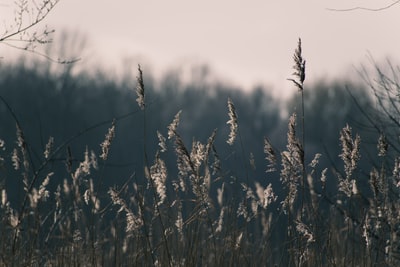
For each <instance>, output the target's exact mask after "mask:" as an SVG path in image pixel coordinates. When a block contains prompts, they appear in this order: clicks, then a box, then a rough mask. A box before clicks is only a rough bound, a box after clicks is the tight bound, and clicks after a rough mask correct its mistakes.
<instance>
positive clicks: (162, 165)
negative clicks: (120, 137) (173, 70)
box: [0, 40, 400, 266]
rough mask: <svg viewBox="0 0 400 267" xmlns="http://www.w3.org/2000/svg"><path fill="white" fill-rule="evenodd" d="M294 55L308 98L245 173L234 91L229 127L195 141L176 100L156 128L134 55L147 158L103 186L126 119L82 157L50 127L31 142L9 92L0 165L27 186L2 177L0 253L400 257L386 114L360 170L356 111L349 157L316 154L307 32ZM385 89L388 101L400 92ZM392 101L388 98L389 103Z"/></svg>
mask: <svg viewBox="0 0 400 267" xmlns="http://www.w3.org/2000/svg"><path fill="white" fill-rule="evenodd" d="M293 58H294V74H293V76H292V77H293V79H289V80H290V82H292V83H293V86H294V88H295V89H296V90H298V91H299V92H298V93H299V98H300V102H301V104H302V105H301V108H300V109H299V112H296V113H292V114H291V115H290V116H289V120H288V122H287V125H288V126H287V135H286V136H282V137H281V138H282V139H285V142H286V146H285V148H284V149H283V150H280V149H277V148H276V147H275V146H274V144H272V143H271V141H270V139H269V138H268V137H267V136H266V137H265V138H264V142H261V143H260V144H259V146H260V148H261V147H262V149H263V151H264V156H265V158H264V159H263V160H264V162H263V164H262V167H261V166H258V167H261V168H263V170H264V173H265V178H263V182H260V181H259V180H256V179H255V178H254V177H252V175H251V174H250V173H251V168H252V167H253V164H254V159H253V158H252V157H251V156H248V155H247V153H245V152H244V151H245V149H246V143H244V142H243V140H242V137H241V132H242V131H243V130H245V129H242V128H241V123H240V118H241V117H240V112H241V110H239V109H237V107H236V106H235V103H234V101H233V99H232V98H228V99H226V103H227V106H226V114H227V122H226V126H227V127H228V128H229V129H228V131H227V132H228V134H227V135H225V132H223V131H219V130H214V131H212V132H210V133H209V135H208V138H207V139H206V141H205V142H200V141H198V140H197V139H196V137H195V136H194V137H192V138H191V140H192V142H191V143H190V144H189V145H188V144H187V141H186V142H185V140H184V138H183V137H182V135H183V133H182V131H181V126H182V125H181V123H180V122H181V121H180V118H181V116H182V112H181V111H179V112H177V113H176V115H175V117H174V118H171V122H170V124H168V125H159V127H160V130H159V131H156V132H151V133H149V132H148V128H149V126H148V125H149V124H150V123H151V110H149V108H148V107H149V105H150V104H149V103H148V102H147V95H146V93H147V91H146V84H145V83H144V80H143V72H142V69H141V67H140V66H139V67H138V70H137V81H136V84H137V87H136V94H137V99H136V101H137V104H138V108H139V109H140V111H139V112H140V116H141V117H142V125H141V127H140V135H141V136H142V140H141V147H140V151H141V152H140V153H141V154H142V156H143V157H142V158H143V162H142V165H141V166H139V167H138V168H137V169H136V170H134V171H132V172H131V175H130V176H129V177H124V182H123V183H118V184H115V185H114V186H105V184H107V183H105V179H106V177H104V175H103V174H104V172H105V169H106V166H107V165H106V163H107V161H108V159H109V154H110V151H113V144H114V143H113V142H114V138H115V135H116V134H118V125H119V120H113V121H112V122H111V123H109V124H108V129H107V130H106V131H105V132H104V133H103V136H104V139H103V141H102V142H101V143H99V144H98V146H97V147H96V148H92V147H89V146H86V147H85V148H82V149H83V151H84V153H83V155H81V156H80V158H79V160H77V159H78V157H76V156H74V155H73V154H72V153H71V151H70V148H69V146H68V145H67V142H65V143H61V144H59V145H57V146H56V145H55V142H54V139H53V138H52V137H50V138H49V139H48V142H47V144H45V146H44V147H45V149H44V151H42V155H40V156H37V155H34V154H33V153H32V150H31V149H30V144H29V142H28V141H27V139H26V138H25V132H24V125H23V124H22V123H21V122H20V121H19V119H18V116H17V114H16V111H14V110H13V108H12V106H10V105H8V102H7V101H6V100H5V99H4V98H2V97H1V102H2V105H3V106H5V107H6V108H5V110H6V112H7V113H8V114H11V116H12V117H13V120H14V123H15V125H16V136H15V143H11V144H6V143H5V142H3V141H1V142H0V148H1V149H2V150H1V152H3V153H1V154H0V156H1V157H0V159H1V162H2V166H1V167H2V168H4V169H13V170H14V171H16V172H17V173H18V176H17V177H12V178H13V179H20V180H21V181H22V183H20V185H21V187H20V188H13V190H17V191H19V192H20V193H19V194H20V197H19V198H17V199H18V200H17V201H14V202H13V201H11V198H12V197H11V196H10V194H9V193H8V191H7V190H6V187H5V184H7V181H6V180H5V179H4V181H3V180H0V189H1V203H0V214H1V218H2V219H1V222H0V236H1V240H2V241H1V243H0V255H1V256H0V265H1V266H398V265H399V264H400V247H399V246H400V240H399V237H400V232H399V231H400V229H399V226H400V206H399V205H400V202H399V200H400V199H399V190H398V186H399V182H400V169H399V168H400V157H399V155H398V153H396V144H395V143H394V142H393V141H392V139H390V138H391V137H390V136H389V135H387V134H386V133H385V132H384V131H383V129H385V128H379V127H378V126H380V125H378V124H375V126H377V127H376V129H375V132H376V134H377V136H378V137H379V138H377V140H375V141H374V142H375V143H374V144H373V146H374V147H375V148H376V151H375V154H376V155H374V157H375V158H376V159H377V161H375V162H374V163H373V164H372V163H371V165H370V169H369V170H363V171H364V172H366V173H367V174H366V175H364V176H361V175H360V174H359V173H358V172H356V170H357V168H358V163H359V160H360V158H361V157H364V155H362V154H361V151H362V150H361V144H362V140H361V137H360V135H358V134H357V133H356V132H355V131H354V130H353V128H352V127H351V125H350V123H349V124H345V125H343V128H342V130H341V131H340V132H338V133H337V142H338V145H340V150H341V152H340V154H339V155H335V156H336V157H339V158H340V159H341V161H342V166H340V170H338V169H337V168H336V166H335V167H334V166H320V162H319V160H320V158H321V157H322V156H323V153H315V154H313V155H310V153H311V152H310V151H311V149H309V148H308V146H307V142H306V141H305V140H306V137H307V136H306V134H307V130H306V127H307V120H308V116H307V113H305V112H304V111H305V109H304V102H305V101H306V99H305V98H304V95H303V93H304V92H305V91H306V90H307V87H306V85H305V84H304V82H305V74H306V73H305V72H306V66H305V60H304V59H303V57H302V51H301V41H300V40H299V43H298V46H297V48H296V50H295V53H294V57H293ZM382 75H383V74H382ZM382 77H384V76H381V78H382ZM382 81H384V80H383V79H382ZM385 81H386V82H387V84H386V85H388V84H389V83H391V82H392V83H391V85H393V84H396V83H395V81H390V80H385ZM397 84H398V83H397ZM386 88H389V87H386ZM376 92H377V91H376ZM384 92H385V91H384ZM386 92H389V90H387V91H386ZM375 96H376V97H377V99H378V101H381V100H382V99H383V98H382V96H381V95H379V94H376V95H375ZM349 97H350V96H349ZM388 100H389V105H392V106H390V107H392V109H394V108H395V107H396V103H397V102H396V101H398V100H397V99H396V98H395V97H390V98H388ZM132 102H134V100H132ZM387 106H388V103H382V102H381V109H382V110H383V111H384V114H386V115H388V116H389V115H391V114H392V112H391V111H390V110H386V113H385V107H387ZM365 116H368V115H367V114H365ZM368 118H369V117H368ZM391 119H392V122H395V121H396V119H395V118H394V117H393V118H390V117H389V120H388V125H389V124H390V121H391ZM194 123H195V122H194ZM322 123H329V122H322ZM165 130H166V133H164V132H165ZM135 131H137V129H135ZM314 134H316V135H318V131H315V132H314ZM150 135H156V136H157V139H158V141H157V143H158V144H151V145H153V146H154V147H157V151H156V153H155V154H151V155H150V154H149V152H148V151H149V146H150V144H149V141H148V140H147V138H148V136H150ZM217 138H224V140H225V141H226V143H227V144H228V145H229V146H230V147H231V149H232V151H235V153H236V154H235V155H238V158H239V159H241V160H240V161H239V164H241V166H240V168H241V170H242V173H243V175H241V174H240V175H235V173H234V172H230V171H229V170H226V169H224V166H223V164H221V162H222V161H223V159H221V157H220V154H219V150H218V147H217V146H216V145H215V140H216V139H217ZM66 141H67V140H66ZM6 146H7V150H5V147H6ZM10 146H12V147H13V148H12V149H9V148H10ZM389 149H391V152H390V153H389V152H388V151H389ZM97 150H99V151H100V152H99V153H96V152H94V151H97ZM65 151H66V155H67V156H65V158H63V159H62V164H64V168H65V170H66V172H67V174H68V175H67V176H65V177H64V176H58V173H57V171H58V169H56V168H53V166H54V162H55V160H58V159H59V155H60V154H61V153H63V155H64V152H65ZM38 157H39V158H40V164H37V160H36V159H37V158H38ZM366 157H368V156H367V155H366ZM310 158H311V159H312V160H309V161H308V159H310ZM34 159H35V160H34ZM167 161H168V162H171V161H173V162H174V163H175V169H168V167H167V166H169V164H167ZM239 176H240V177H239ZM331 177H334V179H335V180H334V181H330V180H329V179H331ZM0 179H3V178H1V177H0ZM50 185H51V186H50ZM13 199H14V200H15V198H13Z"/></svg>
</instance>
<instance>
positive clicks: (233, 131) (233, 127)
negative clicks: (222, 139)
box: [226, 98, 238, 145]
mask: <svg viewBox="0 0 400 267" xmlns="http://www.w3.org/2000/svg"><path fill="white" fill-rule="evenodd" d="M228 115H229V120H228V121H227V122H226V123H227V124H229V126H230V132H229V139H228V140H227V141H226V142H227V143H228V144H229V145H233V143H234V142H235V139H236V135H237V130H238V122H237V115H236V110H235V105H234V104H233V102H232V100H231V99H230V98H228Z"/></svg>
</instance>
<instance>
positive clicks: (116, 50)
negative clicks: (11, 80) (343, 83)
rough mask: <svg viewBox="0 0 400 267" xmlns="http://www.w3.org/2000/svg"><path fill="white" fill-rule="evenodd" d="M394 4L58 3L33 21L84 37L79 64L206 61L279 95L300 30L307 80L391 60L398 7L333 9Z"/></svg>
mask: <svg viewBox="0 0 400 267" xmlns="http://www.w3.org/2000/svg"><path fill="white" fill-rule="evenodd" d="M393 2H394V1H391V0H389V1H388V0H361V1H355V0H303V1H287V0H282V1H268V0H249V1H243V0H202V1H193V0H167V1H166V0H165V1H160V0H158V1H156V0H146V1H143V0H117V1H105V0H84V1H82V0H61V1H60V2H59V3H58V4H57V6H56V7H55V9H54V10H53V11H52V12H51V13H50V14H49V16H48V17H47V18H46V20H45V21H44V23H43V24H42V25H40V27H42V26H44V24H46V25H48V27H49V28H53V29H55V30H56V33H60V32H63V31H67V32H69V33H71V34H72V35H75V38H76V39H75V40H74V42H75V43H78V42H79V39H80V38H81V39H85V40H86V41H87V42H86V45H85V47H84V49H82V50H79V47H78V49H77V50H78V51H79V52H81V53H80V54H79V53H78V54H79V57H80V58H81V59H82V60H81V61H80V62H79V63H78V64H82V65H84V66H89V65H90V64H93V65H94V66H99V65H102V66H103V67H104V68H105V69H107V70H109V71H110V72H116V73H117V74H118V73H120V72H124V71H125V72H126V71H127V70H126V67H127V66H128V64H127V62H130V63H131V64H130V65H129V66H130V67H132V66H136V65H137V64H138V63H141V64H142V65H144V66H145V67H146V70H147V69H149V70H150V71H151V73H152V74H154V75H155V76H156V77H161V76H162V75H163V74H165V73H166V72H167V71H168V70H170V69H180V68H181V69H188V68H190V66H192V65H196V64H197V65H199V64H207V65H208V66H209V67H210V69H211V71H212V73H213V74H214V75H216V76H217V77H219V79H221V80H223V81H226V82H228V83H230V84H233V85H237V86H239V87H241V88H244V89H251V88H252V87H254V86H255V85H258V84H262V85H266V86H268V87H270V88H272V89H273V90H274V92H275V93H278V94H281V95H285V94H287V92H288V91H290V90H295V89H294V88H293V86H292V85H291V84H290V82H289V81H287V78H290V76H291V73H292V72H293V70H292V66H293V61H292V55H293V53H294V50H295V48H296V46H297V41H298V38H299V37H300V38H301V39H302V44H303V56H304V58H305V59H306V61H307V65H306V85H307V83H309V84H312V83H314V82H316V81H318V80H321V79H325V80H332V79H336V78H343V77H346V76H347V77H350V78H354V76H356V75H357V73H356V71H355V69H356V68H358V67H359V66H360V64H369V61H368V55H371V56H372V57H373V58H374V59H375V60H377V61H383V60H385V59H386V58H390V59H391V60H392V62H393V63H395V64H397V63H398V62H399V56H400V52H399V47H400V35H399V34H398V25H400V23H399V22H400V16H399V14H400V4H399V5H394V6H392V7H391V8H389V9H385V10H381V11H379V12H376V11H375V12H374V11H368V10H363V9H356V10H352V11H335V10H332V9H348V8H353V7H357V6H360V7H365V8H380V7H384V6H387V5H390V4H391V3H393ZM13 8H14V5H13V1H8V0H0V14H3V16H0V17H3V20H7V19H9V17H7V16H9V15H10V14H11V15H12V14H13ZM2 23H3V24H4V21H3V22H2ZM77 39H78V40H77ZM0 49H1V46H0ZM0 51H1V50H0ZM15 53H17V52H15ZM124 64H125V65H124ZM93 65H92V66H93ZM132 71H133V70H132Z"/></svg>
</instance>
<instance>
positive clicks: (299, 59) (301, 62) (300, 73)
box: [288, 38, 306, 91]
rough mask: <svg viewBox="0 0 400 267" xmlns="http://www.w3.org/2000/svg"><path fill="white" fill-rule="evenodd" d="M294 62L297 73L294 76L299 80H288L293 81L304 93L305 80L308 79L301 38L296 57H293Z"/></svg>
mask: <svg viewBox="0 0 400 267" xmlns="http://www.w3.org/2000/svg"><path fill="white" fill-rule="evenodd" d="M293 60H294V63H295V64H294V65H293V69H294V70H295V72H293V75H294V76H295V77H296V78H297V79H288V80H289V81H292V82H293V83H294V84H295V85H296V87H297V88H298V89H299V90H300V91H303V89H304V80H305V79H306V61H305V59H303V56H302V49H301V39H300V38H299V41H298V43H297V48H296V51H295V52H294V55H293Z"/></svg>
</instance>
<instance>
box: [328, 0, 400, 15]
mask: <svg viewBox="0 0 400 267" xmlns="http://www.w3.org/2000/svg"><path fill="white" fill-rule="evenodd" d="M399 3H400V0H396V1H395V2H393V3H391V4H389V5H387V6H384V7H380V8H367V7H361V6H357V7H352V8H344V9H338V8H327V10H329V11H340V12H347V11H355V10H364V11H374V12H376V11H382V10H385V9H389V8H391V7H392V6H395V5H397V4H399Z"/></svg>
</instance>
